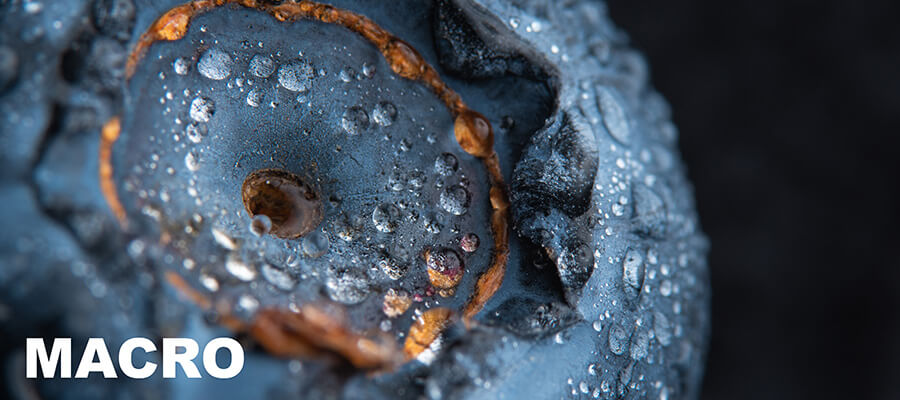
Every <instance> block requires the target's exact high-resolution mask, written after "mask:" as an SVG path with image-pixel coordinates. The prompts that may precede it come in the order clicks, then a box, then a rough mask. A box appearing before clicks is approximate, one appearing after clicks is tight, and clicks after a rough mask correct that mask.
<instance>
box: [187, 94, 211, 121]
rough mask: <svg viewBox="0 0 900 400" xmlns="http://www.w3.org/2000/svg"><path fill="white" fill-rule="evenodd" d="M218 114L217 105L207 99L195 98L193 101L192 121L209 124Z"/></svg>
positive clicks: (191, 109)
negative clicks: (215, 114) (216, 113)
mask: <svg viewBox="0 0 900 400" xmlns="http://www.w3.org/2000/svg"><path fill="white" fill-rule="evenodd" d="M215 112H216V103H215V102H213V101H212V100H210V99H208V98H206V97H195V98H194V100H193V101H191V108H190V111H189V113H190V115H191V119H193V120H194V121H197V122H209V119H210V118H212V116H213V114H214V113H215Z"/></svg>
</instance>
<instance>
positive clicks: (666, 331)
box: [653, 311, 672, 346]
mask: <svg viewBox="0 0 900 400" xmlns="http://www.w3.org/2000/svg"><path fill="white" fill-rule="evenodd" d="M653 333H654V334H655V335H656V340H658V341H659V344H661V345H663V346H668V345H669V344H670V343H672V324H671V323H670V322H669V318H668V317H666V315H665V314H663V313H661V312H658V311H657V312H656V313H654V314H653Z"/></svg>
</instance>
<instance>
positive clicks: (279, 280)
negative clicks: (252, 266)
mask: <svg viewBox="0 0 900 400" xmlns="http://www.w3.org/2000/svg"><path fill="white" fill-rule="evenodd" d="M261 271H262V276H263V278H264V279H265V280H266V281H267V282H269V283H271V284H272V286H275V287H277V288H279V289H281V290H291V289H293V288H294V286H296V285H297V281H296V280H295V279H294V278H293V277H292V276H291V275H290V274H288V273H287V272H285V271H283V270H281V269H278V268H275V267H273V266H271V265H269V264H263V266H262V268H261Z"/></svg>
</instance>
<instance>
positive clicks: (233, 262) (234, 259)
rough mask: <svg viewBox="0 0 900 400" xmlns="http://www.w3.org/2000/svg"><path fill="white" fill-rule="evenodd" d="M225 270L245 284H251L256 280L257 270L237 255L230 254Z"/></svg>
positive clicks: (226, 260)
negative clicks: (250, 282)
mask: <svg viewBox="0 0 900 400" xmlns="http://www.w3.org/2000/svg"><path fill="white" fill-rule="evenodd" d="M225 270H226V271H228V273H229V274H231V276H234V277H235V278H237V279H239V280H241V281H244V282H249V281H252V280H253V279H255V278H256V269H254V268H253V267H252V266H251V265H250V264H248V263H247V262H245V261H244V260H243V259H241V257H240V256H239V255H237V254H236V253H230V254H229V255H228V258H226V259H225Z"/></svg>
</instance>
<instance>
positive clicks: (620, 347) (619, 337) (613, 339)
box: [609, 325, 628, 355]
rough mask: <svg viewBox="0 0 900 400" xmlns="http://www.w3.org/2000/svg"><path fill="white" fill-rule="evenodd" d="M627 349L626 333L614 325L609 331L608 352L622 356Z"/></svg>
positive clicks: (622, 328)
mask: <svg viewBox="0 0 900 400" xmlns="http://www.w3.org/2000/svg"><path fill="white" fill-rule="evenodd" d="M627 347H628V331H627V330H625V328H624V327H622V326H619V325H615V326H613V327H612V329H610V330H609V350H610V351H612V352H613V354H615V355H622V354H624V353H625V350H626V348H627Z"/></svg>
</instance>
